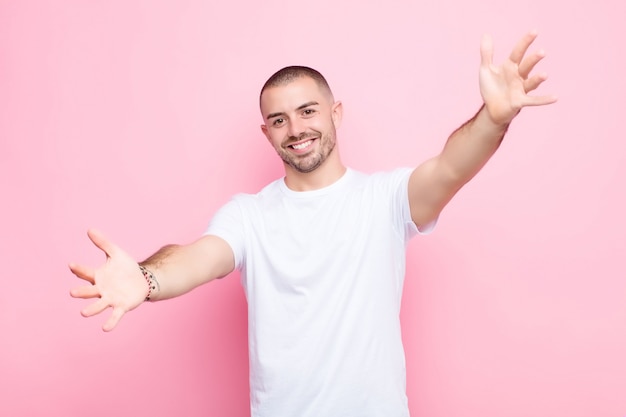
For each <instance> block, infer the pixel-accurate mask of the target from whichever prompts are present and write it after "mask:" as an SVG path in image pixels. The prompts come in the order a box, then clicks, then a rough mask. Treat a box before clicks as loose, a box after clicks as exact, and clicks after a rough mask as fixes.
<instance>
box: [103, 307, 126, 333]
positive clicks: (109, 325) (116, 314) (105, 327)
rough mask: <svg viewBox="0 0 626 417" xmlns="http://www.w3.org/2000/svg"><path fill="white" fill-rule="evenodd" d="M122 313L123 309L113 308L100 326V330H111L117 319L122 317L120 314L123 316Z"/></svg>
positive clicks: (117, 321)
mask: <svg viewBox="0 0 626 417" xmlns="http://www.w3.org/2000/svg"><path fill="white" fill-rule="evenodd" d="M124 313H125V312H124V310H123V309H121V308H119V307H116V308H114V309H113V312H112V313H111V316H110V317H109V319H108V320H107V321H106V323H104V325H103V326H102V330H104V331H105V332H110V331H111V330H113V329H114V328H115V326H117V323H119V321H120V320H121V319H122V316H124Z"/></svg>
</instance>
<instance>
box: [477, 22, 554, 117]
mask: <svg viewBox="0 0 626 417" xmlns="http://www.w3.org/2000/svg"><path fill="white" fill-rule="evenodd" d="M536 37H537V35H536V33H534V32H530V33H528V34H527V35H526V36H524V37H523V38H522V39H521V40H520V41H519V42H518V44H517V45H516V46H515V48H514V49H513V51H512V52H511V55H510V56H509V57H508V58H507V59H506V60H505V62H504V63H503V64H502V65H500V66H495V65H493V45H492V41H491V38H490V37H488V36H485V37H484V38H483V40H482V43H481V48H480V52H481V64H480V72H479V83H480V93H481V95H482V98H483V101H484V102H485V106H486V108H487V111H488V113H489V116H490V117H491V120H492V121H493V122H494V123H496V124H507V123H510V122H511V120H513V118H514V117H515V116H516V115H517V113H519V111H520V110H521V109H522V108H523V107H526V106H541V105H545V104H550V103H554V102H555V101H556V97H554V96H530V95H528V93H529V92H531V91H533V90H535V89H536V88H537V87H539V86H540V85H541V83H543V82H544V81H545V80H546V78H547V76H546V75H545V74H542V73H540V74H536V75H533V76H530V73H531V71H532V70H533V68H534V67H535V65H536V64H537V63H538V62H539V61H541V59H543V57H544V54H543V52H542V51H539V52H536V53H534V54H530V55H529V56H526V52H527V50H528V47H529V46H530V45H531V44H532V42H533V41H534V40H535V38H536Z"/></svg>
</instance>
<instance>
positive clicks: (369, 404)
mask: <svg viewBox="0 0 626 417" xmlns="http://www.w3.org/2000/svg"><path fill="white" fill-rule="evenodd" d="M410 172H411V170H410V169H397V170H395V171H393V172H389V173H377V174H373V175H366V174H363V173H359V172H356V171H353V170H350V169H348V170H347V172H346V174H345V175H344V176H343V177H342V178H341V179H339V180H338V181H337V182H335V183H334V184H332V185H330V186H328V187H325V188H323V189H319V190H314V191H307V192H295V191H292V190H290V189H289V188H287V186H286V185H285V183H284V180H283V179H280V180H277V181H274V182H272V183H271V184H269V185H268V186H266V187H265V188H264V189H263V190H261V192H259V193H258V194H255V195H249V194H240V195H236V196H235V197H234V198H233V199H232V200H231V201H230V202H229V203H227V204H226V205H224V206H223V207H222V208H221V209H220V210H219V211H218V212H217V214H216V215H215V217H214V218H213V220H212V221H211V224H210V225H209V228H208V230H207V232H206V234H211V235H216V236H219V237H221V238H222V239H224V240H226V242H228V244H229V245H230V246H231V247H232V250H233V252H234V255H235V263H236V267H237V268H238V269H240V270H241V272H242V274H241V276H242V284H243V287H244V290H245V293H246V297H247V300H248V320H249V350H250V391H251V410H252V416H253V417H295V416H298V417H405V416H408V415H409V411H408V405H407V397H406V382H405V381H406V372H405V360H404V351H403V348H402V341H401V334H400V320H399V313H400V299H401V294H402V285H403V281H404V272H405V252H406V243H407V242H408V240H409V239H410V238H411V237H412V236H414V235H415V234H416V233H418V231H417V228H416V226H415V224H414V223H413V222H412V220H411V215H410V209H409V202H408V195H407V186H408V180H409V175H410Z"/></svg>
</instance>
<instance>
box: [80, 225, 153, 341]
mask: <svg viewBox="0 0 626 417" xmlns="http://www.w3.org/2000/svg"><path fill="white" fill-rule="evenodd" d="M89 238H90V239H91V240H92V242H93V243H94V244H95V245H96V246H97V247H99V248H100V249H102V251H103V252H104V253H105V254H106V262H105V263H104V265H102V266H101V267H100V268H98V269H95V270H94V269H91V268H89V267H85V266H82V265H76V264H70V269H71V270H72V272H73V273H74V274H75V275H76V276H77V277H79V278H81V279H84V280H86V281H88V282H89V283H91V285H87V286H81V287H78V288H75V289H73V290H72V291H71V295H72V296H73V297H77V298H99V299H98V300H97V301H95V302H93V303H92V304H90V305H89V306H87V307H86V308H84V309H83V310H82V314H83V315H84V316H85V317H89V316H93V315H95V314H99V313H101V312H102V311H104V310H105V309H107V308H109V307H111V308H112V309H113V311H112V313H111V316H110V317H109V319H108V320H107V321H106V323H105V324H104V326H103V329H104V330H105V331H109V330H112V329H113V328H114V327H115V326H116V325H117V323H118V322H119V320H120V319H121V318H122V316H123V315H124V314H125V313H126V312H128V311H130V310H132V309H134V308H136V307H137V306H139V305H140V304H141V303H142V302H143V300H144V299H145V296H146V292H147V284H146V280H145V279H144V277H143V275H142V273H141V272H140V270H139V268H138V266H137V262H135V260H133V258H131V257H130V256H129V255H128V254H127V253H126V252H124V251H123V250H121V249H120V248H118V247H117V246H115V245H114V244H112V243H110V242H109V241H107V240H106V239H105V238H104V237H103V236H102V235H100V234H99V233H98V232H95V231H89Z"/></svg>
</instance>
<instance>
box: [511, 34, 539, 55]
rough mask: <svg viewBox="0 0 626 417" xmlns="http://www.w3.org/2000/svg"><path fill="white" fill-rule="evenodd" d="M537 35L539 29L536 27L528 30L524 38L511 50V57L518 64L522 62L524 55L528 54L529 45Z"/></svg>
mask: <svg viewBox="0 0 626 417" xmlns="http://www.w3.org/2000/svg"><path fill="white" fill-rule="evenodd" d="M536 37H537V31H536V30H534V29H533V30H531V31H530V32H528V33H527V34H526V35H524V36H523V37H522V39H520V40H519V42H518V43H517V45H515V47H514V48H513V51H512V52H511V55H510V56H509V59H510V60H511V61H513V62H515V63H516V64H519V63H520V62H522V58H524V55H525V54H526V51H527V50H528V47H529V46H530V44H531V43H533V41H534V40H535V38H536Z"/></svg>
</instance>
